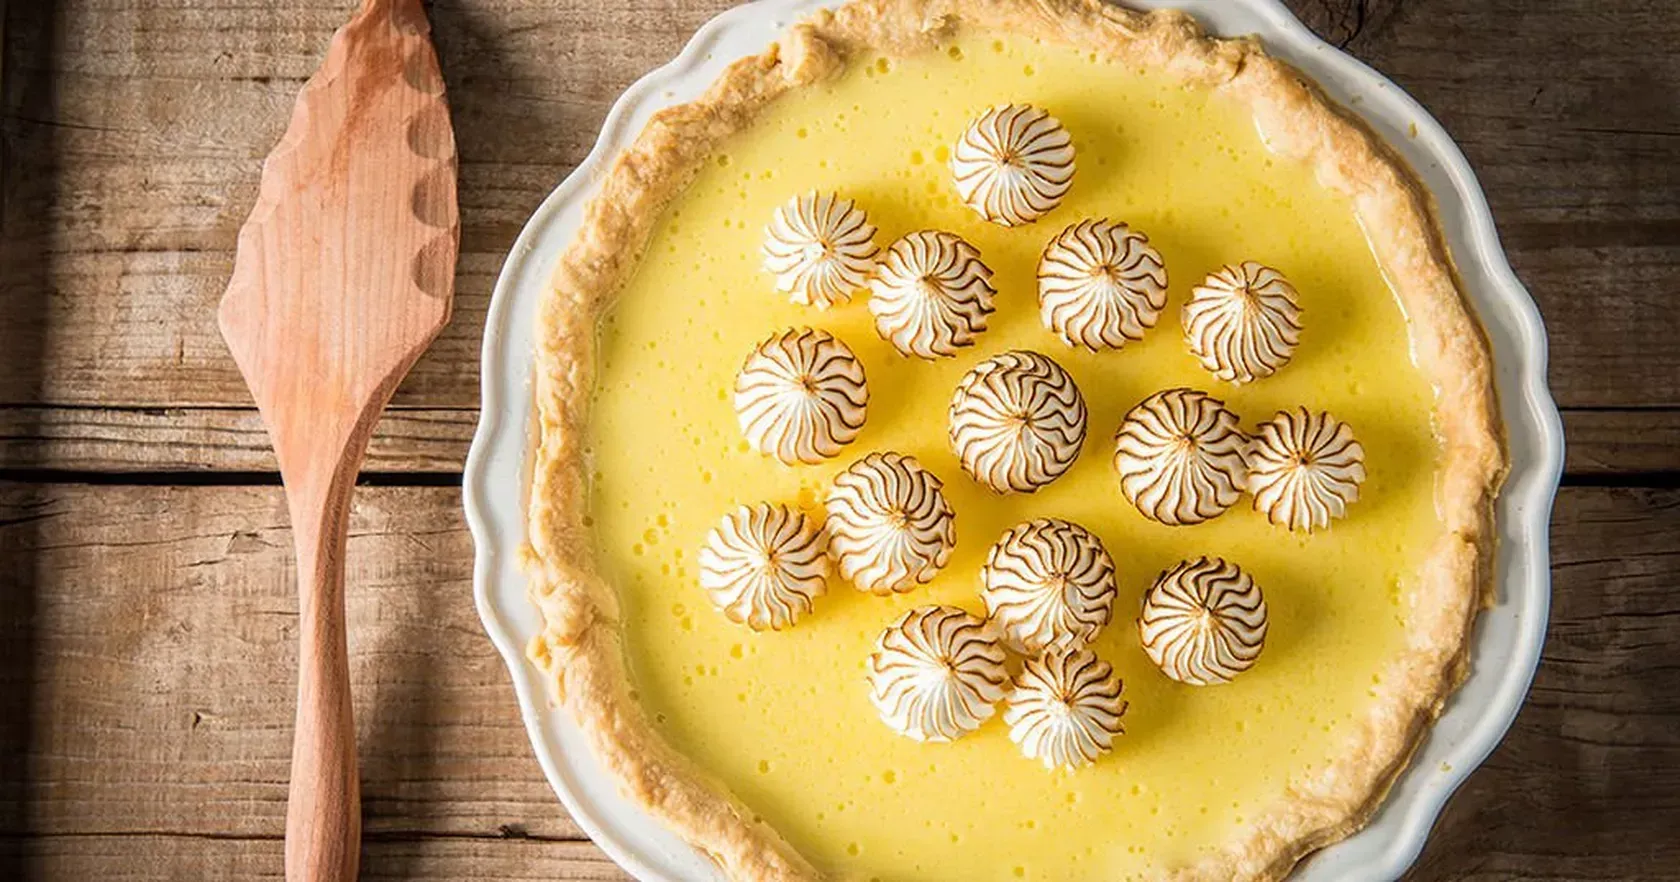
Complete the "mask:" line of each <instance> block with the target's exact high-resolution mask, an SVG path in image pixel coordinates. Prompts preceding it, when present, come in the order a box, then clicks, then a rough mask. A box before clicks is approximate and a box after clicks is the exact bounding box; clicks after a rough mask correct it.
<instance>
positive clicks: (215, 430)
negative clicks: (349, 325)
mask: <svg viewBox="0 0 1680 882" xmlns="http://www.w3.org/2000/svg"><path fill="white" fill-rule="evenodd" d="M477 424H478V411H477V410H444V409H436V408H423V409H419V410H409V409H403V410H387V411H386V412H385V414H384V415H383V416H381V417H380V419H379V423H378V425H377V426H375V427H374V431H373V444H372V446H370V447H369V448H368V455H367V459H366V460H364V461H363V463H362V470H363V471H364V472H382V473H429V474H460V472H461V468H462V465H463V464H464V463H465V461H466V458H467V446H468V444H470V443H471V441H472V434H473V430H474V429H475V428H476V427H477ZM277 468H278V467H277V466H276V464H275V461H274V451H273V449H272V448H270V447H269V442H268V433H267V432H266V431H265V430H264V429H263V425H262V419H261V417H259V416H258V415H257V412H256V411H255V410H252V409H249V408H243V407H120V408H112V407H76V408H70V407H41V406H22V407H0V469H11V470H17V469H52V470H57V471H71V472H104V473H110V472H133V471H143V472H273V471H275V470H276V469H277Z"/></svg>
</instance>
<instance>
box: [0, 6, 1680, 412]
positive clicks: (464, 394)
mask: <svg viewBox="0 0 1680 882" xmlns="http://www.w3.org/2000/svg"><path fill="white" fill-rule="evenodd" d="M350 5H351V3H350V0H321V2H317V3H315V4H312V5H309V6H307V7H305V8H301V9H300V8H296V7H297V4H279V3H275V4H250V3H234V2H231V0H199V2H196V3H193V4H191V6H190V8H189V7H188V6H185V5H180V4H173V5H171V6H169V7H167V8H158V7H156V6H154V5H152V4H133V3H128V2H120V0H78V2H74V3H61V4H41V5H40V8H41V9H46V10H48V11H46V12H30V11H28V10H21V11H20V10H18V9H14V11H13V18H14V19H15V21H14V22H13V25H14V26H13V28H12V31H11V34H10V42H9V45H8V51H7V54H8V61H7V65H8V68H9V71H8V74H9V80H10V82H9V83H8V85H7V88H6V90H5V94H4V104H3V109H4V117H5V119H4V123H3V128H0V134H3V136H4V138H5V139H6V141H7V147H8V151H7V152H8V153H9V159H8V163H7V167H6V171H5V174H6V180H5V181H4V188H5V190H6V204H5V206H4V212H3V217H0V285H4V286H5V288H6V290H7V292H8V296H7V297H6V298H3V299H0V326H3V327H6V328H8V329H9V331H8V333H9V336H16V337H19V338H22V339H19V340H16V341H15V342H13V344H12V345H11V346H9V347H8V348H7V350H6V351H4V352H0V403H11V404H41V403H53V404H59V403H63V404H79V405H125V406H126V405H148V406H189V405H190V406H235V405H241V404H244V403H245V402H246V401H247V398H246V395H245V390H244V387H243V385H242V383H241V382H240V380H239V377H238V375H237V373H236V371H235V370H234V367H233V365H232V362H231V360H229V359H228V358H227V357H226V353H225V351H224V350H223V348H222V345H221V342H220V340H219V339H218V337H217V335H216V332H215V328H214V322H213V321H212V315H213V310H212V306H213V304H214V303H215V300H216V298H217V297H218V296H219V294H220V292H221V290H222V287H223V285H224V283H225V280H226V276H227V272H228V269H229V267H230V266H231V254H230V250H231V247H232V243H233V237H234V234H235V230H236V229H237V226H238V223H239V221H240V220H241V219H242V218H243V216H244V214H245V212H246V211H248V209H249V205H250V203H251V200H252V198H253V197H254V192H255V186H256V180H257V165H258V162H259V161H260V158H261V156H262V155H264V154H265V153H266V151H267V150H268V148H269V147H270V146H272V143H273V141H274V139H275V137H277V135H278V133H279V131H280V128H281V126H282V124H283V121H284V119H285V116H286V113H287V112H288V109H289V107H290V103H291V98H292V95H293V94H294V92H295V90H296V88H297V85H298V81H299V79H300V78H301V77H302V76H304V75H305V74H306V73H307V72H308V70H309V69H310V68H311V66H312V65H313V64H314V63H315V60H316V58H317V55H318V53H319V51H320V47H322V46H324V45H325V43H326V38H327V35H328V34H329V32H330V30H331V29H332V28H333V27H335V26H336V25H337V23H339V22H340V21H341V20H342V17H343V14H344V12H345V10H346V9H347V8H348V7H349V6H350ZM725 5H727V4H726V2H725V0H662V2H660V3H656V4H654V5H652V6H649V5H647V4H639V3H638V4H629V5H626V3H625V2H624V0H584V2H579V3H569V4H563V5H562V6H560V7H555V6H552V5H550V4H532V3H530V2H527V0H453V2H441V0H440V2H438V3H436V4H434V6H433V15H434V19H435V20H436V23H437V33H438V42H439V47H440V53H441V56H442V58H443V61H444V65H445V68H446V75H447V78H448V79H449V85H450V95H451V101H452V104H453V106H454V111H455V119H456V123H457V129H458V133H459V140H460V156H461V175H462V180H461V193H462V205H461V209H462V218H463V224H464V232H463V252H464V253H463V256H462V266H461V273H460V278H459V282H458V294H457V299H456V306H457V317H456V320H455V322H454V323H453V324H452V326H451V328H450V329H449V330H448V331H447V332H446V334H445V336H444V338H443V339H442V340H441V341H440V342H439V344H438V345H437V346H436V347H435V348H434V349H433V350H432V352H431V353H430V354H428V355H427V357H426V358H425V359H423V360H422V362H421V363H420V364H419V365H418V366H417V367H416V369H415V371H414V372H413V373H412V374H411V376H410V378H409V380H408V381H407V383H406V384H405V385H404V387H403V389H402V390H401V391H400V392H399V393H398V396H397V401H398V403H399V404H404V405H409V406H414V407H444V408H461V407H470V406H472V404H473V402H474V400H475V399H476V375H477V371H476V357H475V356H476V352H477V346H478V342H477V341H478V337H479V333H480V329H481V327H482V321H483V310H484V306H485V303H486V298H487V297H488V293H489V290H490V285H491V282H492V280H493V277H494V274H495V272H496V270H497V269H498V268H499V266H500V263H501V259H502V256H503V255H504V254H505V252H506V249H507V247H508V245H509V243H510V242H511V241H512V238H513V236H514V234H515V232H516V231H517V229H518V227H519V226H520V224H522V223H523V221H524V219H525V218H526V217H527V216H528V215H529V213H530V212H531V210H532V209H534V208H535V206H536V205H537V204H538V203H539V202H540V201H541V199H542V198H543V196H544V195H546V193H547V192H548V190H549V189H550V188H551V187H552V186H553V184H554V183H555V182H557V181H558V180H559V179H560V178H561V177H562V176H563V175H564V173H565V172H566V171H567V170H569V169H570V168H571V167H572V166H573V165H575V163H576V162H577V161H578V160H579V159H581V157H582V156H583V155H584V153H585V152H586V151H587V149H588V147H589V146H590V144H591V143H592V142H593V139H594V136H595V132H596V130H597V127H598V125H599V123H600V120H601V118H602V117H603V116H604V114H605V111H606V108H607V105H608V104H609V103H610V101H611V99H612V98H613V97H615V96H616V95H617V94H618V93H619V92H620V91H621V90H622V89H623V88H624V87H625V86H626V85H628V84H629V83H630V82H631V81H632V80H633V79H635V78H636V77H637V76H639V75H640V74H641V73H643V72H645V71H646V70H648V69H649V68H651V67H653V66H655V65H656V64H658V63H660V62H662V61H664V60H665V59H667V58H669V57H670V56H671V54H673V53H674V52H675V51H676V49H677V48H678V47H679V46H680V44H681V42H682V41H683V40H684V39H686V37H687V35H688V34H689V33H691V32H692V29H693V28H694V27H695V26H697V25H698V24H699V23H700V22H702V21H703V20H705V19H706V18H708V17H710V15H712V14H713V13H715V12H716V11H717V10H719V9H721V8H723V7H724V6H725ZM1296 6H1297V7H1298V8H1300V9H1302V10H1303V12H1305V13H1309V14H1310V15H1312V16H1316V18H1315V19H1314V20H1315V21H1316V22H1318V23H1319V24H1320V26H1321V27H1322V28H1323V29H1325V30H1326V32H1327V33H1329V34H1330V35H1331V36H1332V37H1334V38H1337V39H1339V40H1341V41H1342V42H1345V43H1347V44H1348V45H1349V46H1350V48H1351V49H1352V50H1353V51H1354V52H1356V53H1357V54H1359V55H1360V56H1361V57H1364V58H1366V59H1368V60H1370V61H1371V62H1372V63H1373V64H1375V66H1377V67H1378V68H1379V69H1382V70H1384V71H1385V72H1387V73H1389V74H1390V75H1391V76H1393V77H1394V78H1395V79H1396V80H1397V81H1399V82H1400V83H1401V85H1403V86H1405V87H1406V88H1408V89H1409V90H1411V91H1413V92H1414V93H1415V94H1417V96H1418V97H1419V98H1420V99H1421V100H1422V101H1423V103H1424V104H1425V105H1427V106H1428V107H1429V108H1431V110H1432V111H1433V112H1434V113H1436V115H1438V116H1439V117H1440V118H1441V119H1442V120H1443V121H1444V122H1445V123H1446V125H1447V127H1448V129H1449V130H1451V131H1452V132H1454V133H1455V135H1457V137H1458V138H1459V140H1460V141H1461V142H1462V143H1463V145H1464V148H1465V150H1466V152H1467V153H1468V154H1469V156H1470V158H1471V160H1472V162H1473V163H1474V164H1475V165H1476V167H1477V169H1478V171H1479V173H1480V175H1481V177H1482V180H1483V183H1484V185H1485V186H1486V188H1487V190H1488V194H1489V198H1490V200H1491V201H1492V203H1493V205H1494V208H1495V213H1496V216H1497V217H1498V219H1499V221H1500V224H1501V227H1502V229H1503V230H1504V232H1505V237H1506V240H1507V244H1508V246H1509V248H1510V250H1511V255H1512V259H1513V262H1514V263H1515V265H1516V267H1517V269H1518V271H1519V274H1521V275H1522V276H1523V278H1524V279H1525V281H1527V282H1528V284H1529V285H1530V287H1531V288H1532V290H1533V291H1534V293H1535V296H1536V298H1537V299H1538V300H1539V301H1540V303H1541V305H1542V309H1543V311H1544V313H1545V314H1546V317H1547V319H1548V321H1549V322H1550V326H1551V328H1552V332H1553V339H1552V361H1553V384H1554V387H1555V388H1556V390H1557V393H1558V396H1559V398H1560V400H1561V401H1562V403H1564V404H1565V405H1568V406H1576V407H1606V406H1618V407H1627V406H1653V405H1667V406H1680V350H1677V349H1676V348H1675V347H1674V346H1673V345H1672V342H1671V341H1672V340H1674V339H1675V338H1676V335H1677V334H1680V313H1676V312H1675V311H1674V310H1671V309H1668V308H1667V307H1666V300H1665V298H1666V296H1667V293H1668V292H1671V291H1674V290H1676V289H1680V171H1676V169H1680V162H1677V161H1676V160H1677V159H1680V153H1677V145H1680V141H1677V140H1676V135H1677V134H1680V107H1677V106H1676V104H1675V103H1674V102H1672V101H1667V100H1664V98H1663V96H1668V95H1672V94H1674V93H1675V91H1676V90H1680V57H1677V56H1676V55H1675V54H1674V53H1672V52H1668V51H1667V47H1669V46H1671V45H1673V44H1674V42H1676V40H1680V20H1677V19H1675V18H1674V17H1673V16H1672V15H1665V14H1662V5H1661V4H1658V3H1654V2H1650V0H1618V2H1617V3H1615V4H1613V6H1614V9H1612V8H1611V7H1608V6H1606V5H1605V4H1604V3H1602V2H1597V0H1560V2H1556V3H1551V4H1544V5H1542V6H1538V7H1536V6H1532V5H1530V4H1522V3H1517V2H1514V0H1501V2H1495V3H1483V2H1480V0H1450V2H1446V0H1442V2H1435V3H1428V4H1398V3H1393V2H1384V3H1370V4H1365V3H1361V4H1357V6H1358V7H1359V8H1364V9H1366V10H1367V12H1366V14H1365V17H1364V18H1363V19H1359V20H1358V21H1357V22H1356V21H1355V20H1354V19H1350V18H1348V17H1347V16H1346V15H1345V14H1343V15H1342V16H1341V17H1339V18H1338V17H1334V16H1328V17H1327V14H1326V13H1324V12H1322V10H1323V9H1335V10H1343V11H1345V10H1347V9H1349V8H1352V7H1350V6H1349V4H1347V3H1340V2H1336V3H1327V2H1325V0H1297V3H1296ZM52 7H56V8H58V9H60V10H61V14H59V15H58V17H57V18H56V19H55V18H53V16H52V15H51V14H50V9H51V8H52ZM1315 9H1319V10H1320V11H1319V12H1314V10H1315ZM1355 24H1358V26H1357V27H1355ZM1560 45H1567V46H1568V47H1569V50H1568V51H1569V52H1570V54H1571V58H1572V62H1571V65H1570V70H1571V73H1570V76H1569V77H1567V78H1561V79H1560V78H1559V77H1557V76H1556V74H1555V69H1554V66H1553V64H1552V59H1553V58H1555V57H1556V54H1557V51H1558V47H1559V46H1560Z"/></svg>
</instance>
